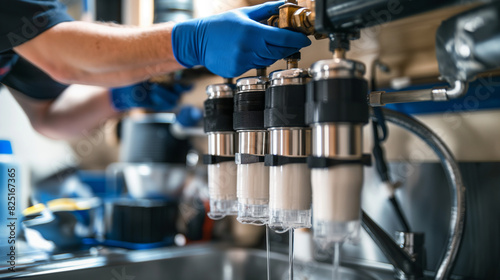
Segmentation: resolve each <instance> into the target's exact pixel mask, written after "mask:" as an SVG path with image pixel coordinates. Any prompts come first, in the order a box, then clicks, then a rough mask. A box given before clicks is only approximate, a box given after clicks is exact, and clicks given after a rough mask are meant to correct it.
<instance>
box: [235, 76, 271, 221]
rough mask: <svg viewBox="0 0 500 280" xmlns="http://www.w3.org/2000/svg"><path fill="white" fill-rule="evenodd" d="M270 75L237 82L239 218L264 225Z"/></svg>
mask: <svg viewBox="0 0 500 280" xmlns="http://www.w3.org/2000/svg"><path fill="white" fill-rule="evenodd" d="M267 85H268V79H267V77H266V76H255V77H247V78H241V79H239V80H238V81H237V82H236V94H235V97H234V118H233V122H234V128H235V129H236V131H237V132H238V153H237V154H236V163H237V165H238V175H237V193H238V217H237V220H238V221H239V222H241V223H244V224H254V225H264V224H266V223H267V222H268V218H269V168H268V167H267V166H265V165H264V161H263V159H264V156H265V154H266V152H267V150H268V134H267V131H266V130H265V128H264V105H265V91H266V88H267Z"/></svg>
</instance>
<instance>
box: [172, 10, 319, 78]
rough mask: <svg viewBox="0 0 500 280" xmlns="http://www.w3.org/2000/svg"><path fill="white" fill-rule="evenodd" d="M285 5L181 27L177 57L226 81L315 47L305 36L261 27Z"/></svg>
mask: <svg viewBox="0 0 500 280" xmlns="http://www.w3.org/2000/svg"><path fill="white" fill-rule="evenodd" d="M283 4H284V1H277V2H268V3H265V4H262V5H257V6H252V7H246V8H241V9H236V10H232V11H229V12H226V13H222V14H219V15H215V16H210V17H206V18H201V19H194V20H189V21H185V22H181V23H178V24H176V25H175V26H174V29H173V31H172V47H173V51H174V56H175V58H176V59H177V61H178V62H179V63H180V64H182V65H183V66H185V67H188V68H189V67H193V66H195V65H203V66H205V67H207V68H208V70H210V71H211V72H213V73H214V74H217V75H219V76H222V77H225V78H231V77H236V76H239V75H241V74H243V73H244V72H246V71H248V70H249V69H252V68H262V67H266V66H269V65H271V64H273V63H274V62H275V61H276V60H278V59H282V58H284V57H287V56H289V55H291V54H293V53H295V52H297V51H299V50H300V49H301V48H303V47H305V46H308V45H310V44H311V41H310V40H309V39H308V38H307V36H306V35H304V34H301V33H298V32H293V31H290V30H285V29H279V28H276V27H272V26H268V25H265V24H261V23H259V21H261V20H265V19H267V18H269V17H270V16H272V15H273V14H277V13H278V7H279V6H281V5H283Z"/></svg>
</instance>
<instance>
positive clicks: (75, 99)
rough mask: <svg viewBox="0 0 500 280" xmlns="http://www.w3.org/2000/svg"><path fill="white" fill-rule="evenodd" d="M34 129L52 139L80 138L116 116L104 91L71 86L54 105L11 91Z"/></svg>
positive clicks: (52, 102) (97, 88)
mask: <svg viewBox="0 0 500 280" xmlns="http://www.w3.org/2000/svg"><path fill="white" fill-rule="evenodd" d="M10 90H11V92H12V93H13V95H14V97H15V98H16V100H17V101H18V103H19V104H20V105H21V107H22V108H23V110H24V111H25V112H26V115H27V116H28V118H29V120H30V122H31V124H32V126H33V128H35V130H37V131H38V132H39V133H41V134H43V135H45V136H47V137H50V138H53V139H72V138H78V137H83V136H85V135H86V134H88V133H89V131H91V130H92V129H94V128H96V127H98V126H100V125H103V124H104V123H105V121H106V120H108V119H109V118H112V117H115V116H118V115H119V113H118V112H116V111H115V110H114V109H113V107H112V105H111V101H110V98H109V92H108V90H107V89H105V88H101V87H92V86H82V85H72V86H70V87H69V88H68V89H67V90H66V91H65V92H64V93H63V94H62V95H61V96H60V97H59V98H58V99H56V100H55V101H35V100H33V99H30V98H28V97H26V96H24V95H22V94H21V93H19V92H16V91H15V90H13V89H10Z"/></svg>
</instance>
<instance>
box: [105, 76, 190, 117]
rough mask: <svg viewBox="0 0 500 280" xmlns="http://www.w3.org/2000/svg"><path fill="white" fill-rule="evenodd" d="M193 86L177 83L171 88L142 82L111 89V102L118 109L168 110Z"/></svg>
mask: <svg viewBox="0 0 500 280" xmlns="http://www.w3.org/2000/svg"><path fill="white" fill-rule="evenodd" d="M190 89H191V86H184V85H181V84H175V85H174V86H173V87H171V88H166V87H163V86H161V85H159V84H155V83H150V82H142V83H139V84H135V85H131V86H128V87H122V88H113V89H111V94H110V97H111V103H112V105H113V107H114V108H115V109H116V110H117V111H125V110H129V109H132V108H145V109H150V110H153V111H166V110H170V109H172V108H174V107H175V106H176V105H177V101H178V100H179V98H180V96H181V94H182V93H183V92H185V91H188V90H190Z"/></svg>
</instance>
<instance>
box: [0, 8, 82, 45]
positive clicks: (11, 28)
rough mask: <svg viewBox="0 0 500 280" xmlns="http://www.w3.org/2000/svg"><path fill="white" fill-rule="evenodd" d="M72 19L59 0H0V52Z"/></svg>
mask: <svg viewBox="0 0 500 280" xmlns="http://www.w3.org/2000/svg"><path fill="white" fill-rule="evenodd" d="M72 20H73V19H72V18H71V17H70V16H69V15H68V14H67V13H66V7H65V6H64V5H63V4H61V3H59V2H58V1H57V0H0V53H3V52H7V51H10V50H12V49H13V48H14V47H16V46H19V45H21V44H23V43H25V42H27V41H29V40H31V39H33V38H35V37H36V36H38V35H40V34H41V33H43V32H44V31H46V30H47V29H49V28H51V27H53V26H54V25H56V24H58V23H61V22H65V21H72Z"/></svg>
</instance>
